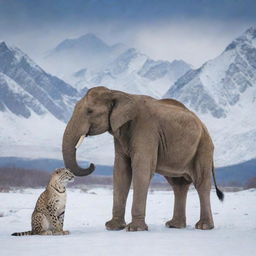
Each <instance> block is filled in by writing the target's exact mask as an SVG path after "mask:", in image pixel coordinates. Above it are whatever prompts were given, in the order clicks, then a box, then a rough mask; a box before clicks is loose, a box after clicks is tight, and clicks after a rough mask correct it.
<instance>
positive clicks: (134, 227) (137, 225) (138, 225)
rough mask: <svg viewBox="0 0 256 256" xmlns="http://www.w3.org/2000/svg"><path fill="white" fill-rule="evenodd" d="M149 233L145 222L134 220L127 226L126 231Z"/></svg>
mask: <svg viewBox="0 0 256 256" xmlns="http://www.w3.org/2000/svg"><path fill="white" fill-rule="evenodd" d="M145 230H146V231H147V230H148V225H147V224H146V223H145V221H144V220H134V221H132V222H131V223H129V224H128V225H127V226H126V231H145Z"/></svg>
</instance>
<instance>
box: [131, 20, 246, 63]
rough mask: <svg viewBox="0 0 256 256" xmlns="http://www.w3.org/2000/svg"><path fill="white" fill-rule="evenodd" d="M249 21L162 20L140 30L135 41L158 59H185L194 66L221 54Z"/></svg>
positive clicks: (145, 51)
mask: <svg viewBox="0 0 256 256" xmlns="http://www.w3.org/2000/svg"><path fill="white" fill-rule="evenodd" d="M249 26H250V24H249V23H240V22H238V21H237V22H236V21H232V22H226V23H223V22H216V21H215V20H196V19H194V20H193V19H190V20H186V21H180V22H176V21H175V22H173V21H163V22H158V23H156V24H151V25H150V26H143V27H141V28H140V29H138V30H137V32H136V36H135V37H134V41H133V45H134V46H136V47H137V48H139V49H140V50H142V51H143V52H144V53H146V54H148V55H150V56H151V57H152V58H155V59H165V60H174V59H183V60H185V61H187V62H188V63H190V64H192V65H193V66H194V67H199V66H200V65H202V64H203V63H204V62H206V61H207V60H209V59H212V58H214V57H216V56H218V55H219V54H220V53H221V52H222V51H223V50H224V49H225V47H226V46H227V45H228V44H229V43H230V42H231V41H232V40H233V39H235V38H236V37H237V36H239V35H241V34H242V33H243V32H244V31H245V30H246V29H247V28H248V27H249Z"/></svg>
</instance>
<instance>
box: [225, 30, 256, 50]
mask: <svg viewBox="0 0 256 256" xmlns="http://www.w3.org/2000/svg"><path fill="white" fill-rule="evenodd" d="M245 45H250V46H253V47H256V27H250V28H249V29H247V30H246V31H245V32H244V33H243V34H242V35H241V36H239V37H238V38H236V39H235V40H233V41H232V42H231V43H230V44H229V45H228V46H227V48H226V49H225V51H228V50H232V49H235V48H237V47H238V48H241V47H244V46H245Z"/></svg>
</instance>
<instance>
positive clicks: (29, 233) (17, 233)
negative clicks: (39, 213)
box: [12, 231, 33, 236]
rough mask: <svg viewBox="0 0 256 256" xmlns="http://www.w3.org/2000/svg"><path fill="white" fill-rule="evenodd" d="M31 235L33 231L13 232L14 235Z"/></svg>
mask: <svg viewBox="0 0 256 256" xmlns="http://www.w3.org/2000/svg"><path fill="white" fill-rule="evenodd" d="M31 235H33V233H32V231H25V232H16V233H13V234H12V236H31Z"/></svg>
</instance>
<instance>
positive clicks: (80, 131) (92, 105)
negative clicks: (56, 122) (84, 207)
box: [62, 87, 136, 176]
mask: <svg viewBox="0 0 256 256" xmlns="http://www.w3.org/2000/svg"><path fill="white" fill-rule="evenodd" d="M134 104H135V103H134V100H133V97H132V96H131V95H129V94H126V93H123V92H120V91H115V90H109V89H108V88H106V87H95V88H92V89H90V90H88V92H87V94H86V95H85V96H84V97H83V98H82V99H81V100H79V101H78V102H77V104H76V106H75V109H74V112H73V114H72V117H71V119H70V120H69V122H68V124H67V127H66V130H65V132H64V135H63V142H62V153H63V159H64V163H65V166H66V168H69V169H70V170H71V171H72V172H73V173H74V174H75V175H77V176H85V175H89V174H90V173H92V172H93V171H94V169H95V168H94V164H91V165H90V166H89V167H88V168H85V169H84V168H81V167H80V166H79V165H78V164H77V161H76V149H77V148H78V147H79V145H80V144H81V143H82V140H83V139H84V138H85V137H87V136H93V135H97V134H102V133H104V132H106V131H109V132H110V133H111V134H113V133H115V132H116V131H117V130H118V129H119V128H120V127H121V126H122V125H123V124H125V123H126V122H128V121H129V120H131V119H133V118H134V115H135V113H136V111H135V107H134Z"/></svg>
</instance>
